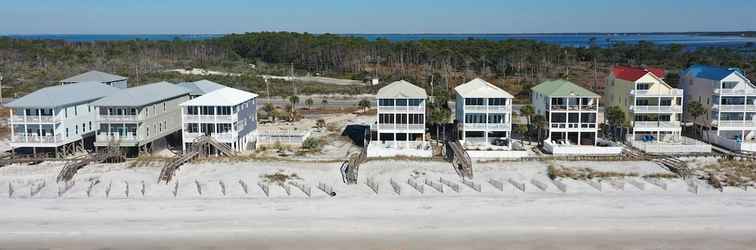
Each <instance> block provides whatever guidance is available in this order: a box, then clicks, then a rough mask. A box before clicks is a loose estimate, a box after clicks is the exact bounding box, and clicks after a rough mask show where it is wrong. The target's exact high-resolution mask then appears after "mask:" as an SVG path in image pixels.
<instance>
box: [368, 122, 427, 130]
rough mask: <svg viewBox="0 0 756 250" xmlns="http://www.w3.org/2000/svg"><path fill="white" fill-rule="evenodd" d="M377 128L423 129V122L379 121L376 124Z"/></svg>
mask: <svg viewBox="0 0 756 250" xmlns="http://www.w3.org/2000/svg"><path fill="white" fill-rule="evenodd" d="M378 129H379V130H425V124H395V123H381V124H378Z"/></svg>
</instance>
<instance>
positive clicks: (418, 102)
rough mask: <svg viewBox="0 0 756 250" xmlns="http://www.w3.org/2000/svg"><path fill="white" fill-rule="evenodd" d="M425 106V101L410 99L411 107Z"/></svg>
mask: <svg viewBox="0 0 756 250" xmlns="http://www.w3.org/2000/svg"><path fill="white" fill-rule="evenodd" d="M422 104H423V99H409V106H414V107H417V106H421V105H422Z"/></svg>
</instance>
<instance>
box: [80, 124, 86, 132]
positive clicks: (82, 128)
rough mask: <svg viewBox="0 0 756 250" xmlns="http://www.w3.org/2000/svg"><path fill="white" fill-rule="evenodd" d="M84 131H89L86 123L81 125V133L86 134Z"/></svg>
mask: <svg viewBox="0 0 756 250" xmlns="http://www.w3.org/2000/svg"><path fill="white" fill-rule="evenodd" d="M84 131H87V124H86V123H82V124H81V132H82V133H84Z"/></svg>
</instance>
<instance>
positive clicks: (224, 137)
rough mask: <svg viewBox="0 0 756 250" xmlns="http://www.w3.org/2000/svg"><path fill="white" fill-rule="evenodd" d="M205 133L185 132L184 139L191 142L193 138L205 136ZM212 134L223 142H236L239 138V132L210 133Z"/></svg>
mask: <svg viewBox="0 0 756 250" xmlns="http://www.w3.org/2000/svg"><path fill="white" fill-rule="evenodd" d="M203 135H205V134H203V133H184V140H185V141H186V142H191V141H192V140H194V139H196V138H197V137H200V136H203ZM210 136H211V137H213V139H215V140H218V141H221V142H234V141H236V139H237V134H236V133H232V132H228V133H210Z"/></svg>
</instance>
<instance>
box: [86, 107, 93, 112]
mask: <svg viewBox="0 0 756 250" xmlns="http://www.w3.org/2000/svg"><path fill="white" fill-rule="evenodd" d="M87 112H89V113H92V106H89V105H87Z"/></svg>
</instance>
